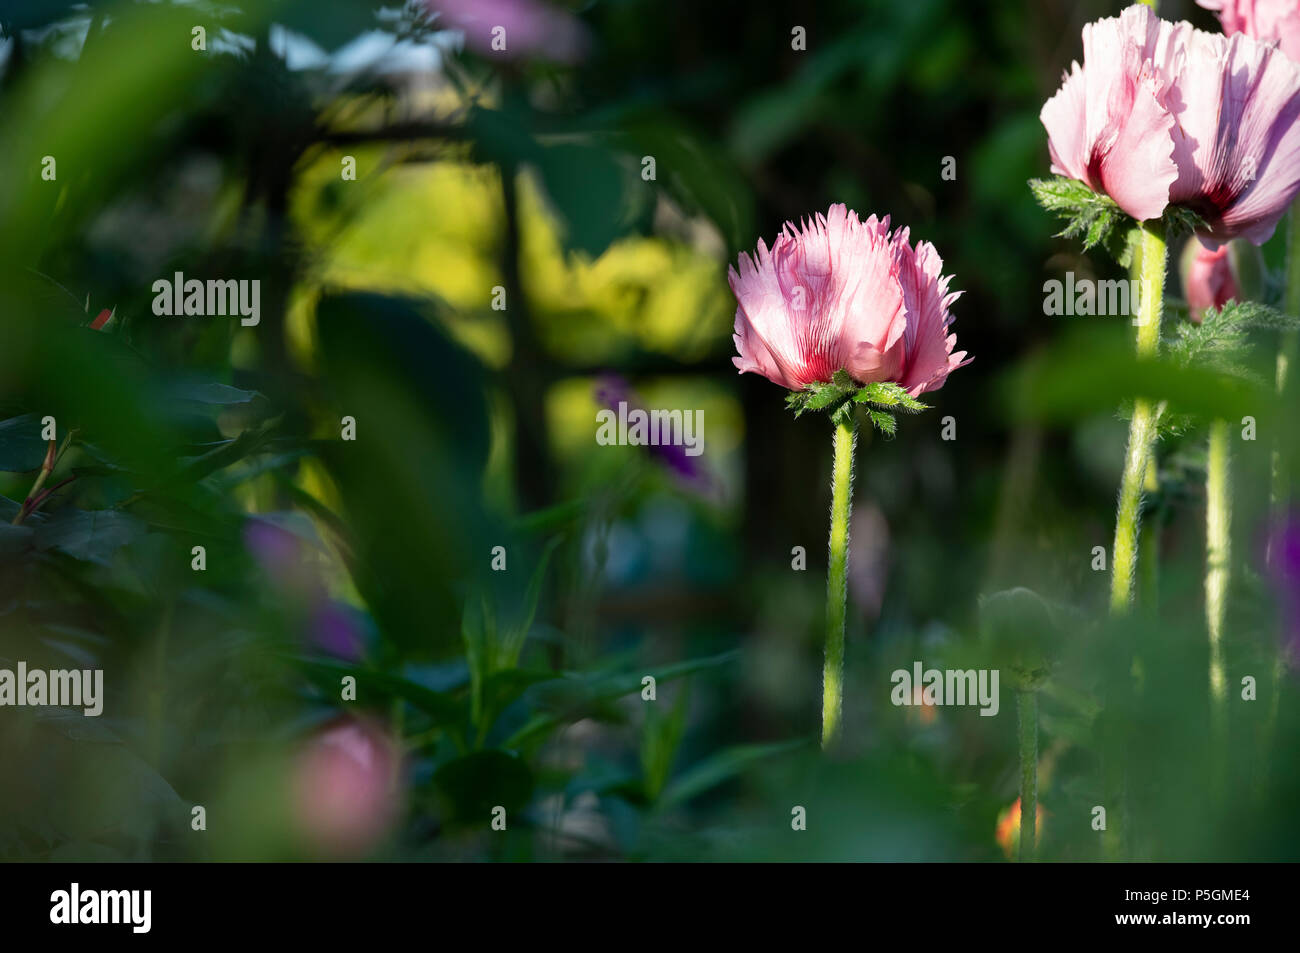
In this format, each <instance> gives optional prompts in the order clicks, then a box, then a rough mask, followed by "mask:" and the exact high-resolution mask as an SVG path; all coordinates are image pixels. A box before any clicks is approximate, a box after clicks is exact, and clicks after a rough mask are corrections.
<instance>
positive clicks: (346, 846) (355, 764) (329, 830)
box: [291, 718, 400, 856]
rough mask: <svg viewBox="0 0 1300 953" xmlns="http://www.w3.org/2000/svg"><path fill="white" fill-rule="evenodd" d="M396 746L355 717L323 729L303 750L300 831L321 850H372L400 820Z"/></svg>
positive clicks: (295, 796) (297, 782)
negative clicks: (395, 822) (398, 815)
mask: <svg viewBox="0 0 1300 953" xmlns="http://www.w3.org/2000/svg"><path fill="white" fill-rule="evenodd" d="M398 767H399V758H398V752H397V747H396V745H395V744H394V743H393V741H392V739H390V738H389V736H388V734H387V733H386V732H385V731H383V730H382V729H381V728H379V727H378V726H376V725H374V724H371V723H369V722H364V721H360V720H358V719H354V718H346V719H341V720H339V721H337V722H335V723H334V724H332V725H331V726H329V727H327V728H325V729H324V730H323V731H321V732H320V733H319V734H317V735H316V736H315V737H313V738H312V739H311V740H309V741H308V742H307V744H306V746H305V747H304V748H303V750H302V751H301V752H300V753H299V755H298V757H297V760H296V763H295V765H294V770H293V776H292V792H291V796H292V804H293V809H294V817H295V819H296V821H297V824H298V828H299V833H300V834H301V835H302V836H303V837H304V839H305V840H306V841H307V842H308V844H310V845H311V847H312V848H313V849H314V850H315V851H317V852H319V853H322V854H327V855H332V856H357V855H360V854H364V853H366V852H367V851H369V850H372V849H373V848H374V847H375V846H377V845H378V843H379V841H380V840H381V839H382V838H383V837H384V835H385V834H386V833H387V832H388V830H389V828H390V827H391V826H392V824H393V822H394V821H395V820H396V818H397V813H398V808H399V802H400V798H399V792H398Z"/></svg>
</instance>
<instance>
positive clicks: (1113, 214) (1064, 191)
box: [1029, 175, 1135, 251]
mask: <svg viewBox="0 0 1300 953" xmlns="http://www.w3.org/2000/svg"><path fill="white" fill-rule="evenodd" d="M1029 190H1030V191H1031V192H1033V194H1034V199H1035V200H1036V201H1037V202H1038V204H1039V205H1041V206H1042V207H1043V208H1044V209H1045V210H1047V211H1048V212H1051V213H1053V214H1055V215H1056V216H1057V217H1059V218H1062V219H1064V220H1065V228H1063V229H1062V230H1061V231H1060V232H1058V233H1057V236H1058V237H1060V238H1082V239H1083V248H1084V251H1087V250H1088V249H1090V248H1093V247H1095V246H1097V245H1101V244H1105V243H1107V242H1108V241H1109V240H1110V239H1111V238H1112V233H1114V232H1115V231H1116V229H1123V230H1124V231H1127V230H1128V229H1131V228H1132V227H1133V226H1134V224H1135V223H1134V222H1133V220H1132V219H1131V218H1130V217H1129V216H1127V215H1125V214H1124V212H1123V210H1122V209H1120V207H1119V206H1118V205H1116V204H1115V202H1114V201H1113V200H1112V199H1111V198H1110V197H1109V196H1106V195H1101V194H1099V193H1097V192H1094V191H1093V190H1092V189H1090V188H1088V186H1086V185H1084V184H1083V183H1082V182H1079V181H1076V180H1075V179H1067V178H1066V177H1064V176H1059V175H1058V176H1054V177H1052V178H1050V179H1030V180H1029Z"/></svg>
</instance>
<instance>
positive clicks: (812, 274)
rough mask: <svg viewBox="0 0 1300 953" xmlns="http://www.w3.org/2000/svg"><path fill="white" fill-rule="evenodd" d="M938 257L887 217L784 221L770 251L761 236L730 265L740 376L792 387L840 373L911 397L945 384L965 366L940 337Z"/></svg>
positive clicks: (839, 208)
mask: <svg viewBox="0 0 1300 953" xmlns="http://www.w3.org/2000/svg"><path fill="white" fill-rule="evenodd" d="M942 268H943V260H942V259H941V258H940V257H939V255H938V253H937V252H936V251H935V250H934V246H933V245H931V244H930V243H928V242H919V243H918V244H917V246H916V248H915V250H914V249H913V248H912V246H911V244H909V241H908V231H907V229H905V228H900V229H898V230H896V231H895V232H893V233H892V234H891V233H890V231H889V219H888V218H887V217H886V218H885V219H884V220H883V221H882V220H879V219H877V218H876V217H875V216H874V215H873V216H871V217H870V218H868V219H867V220H866V221H859V220H858V215H857V213H856V212H853V211H850V210H849V209H847V208H846V207H845V206H844V205H832V206H831V207H830V210H829V211H828V212H827V213H826V214H825V215H821V214H818V215H817V217H816V219H815V220H812V221H807V220H805V221H804V223H803V225H802V227H800V228H796V227H795V225H794V224H793V223H792V222H787V223H786V226H785V229H784V231H782V233H781V234H780V236H778V237H777V240H776V242H775V243H774V244H773V245H772V248H771V250H770V251H769V250H768V248H767V246H766V245H765V244H763V242H762V240H760V241H759V243H758V250H757V251H756V252H755V253H754V256H753V257H752V258H751V257H750V256H749V255H747V254H743V253H742V254H741V256H740V267H739V269H736V268H730V269H728V280H729V281H730V283H731V290H732V291H733V292H735V294H736V302H737V308H736V326H735V334H734V336H733V338H734V341H735V344H736V350H737V352H739V353H738V356H737V357H734V358H732V362H733V363H734V364H735V365H736V367H737V368H739V370H740V372H741V373H742V374H744V373H747V372H753V373H755V374H762V375H763V376H764V377H766V378H767V379H768V380H770V381H772V382H773V383H776V384H780V385H781V386H782V387H787V388H789V389H790V390H799V389H802V388H803V387H805V386H807V385H808V384H811V383H813V382H814V381H829V380H830V379H831V376H832V375H833V374H834V373H835V372H836V371H838V370H841V369H843V370H846V371H848V373H849V375H850V376H851V377H852V378H853V379H854V380H855V381H857V382H858V383H860V384H869V383H875V382H881V381H892V382H896V383H898V384H901V385H902V386H903V387H905V388H906V389H907V390H908V391H910V392H911V394H912V395H913V396H916V395H918V394H922V393H924V392H926V391H931V390H937V389H939V388H940V387H942V386H943V383H944V381H945V380H947V378H948V374H949V373H950V372H951V371H953V370H955V369H956V368H958V367H961V366H962V365H963V364H966V363H969V360H966V359H965V358H966V352H965V351H959V352H957V353H956V354H954V353H953V347H954V346H955V345H956V343H957V335H955V334H949V333H948V325H949V324H950V323H951V321H952V316H951V315H950V314H949V313H948V308H949V306H950V305H951V304H952V303H953V301H955V300H956V299H957V298H958V297H959V296H960V294H961V292H955V293H949V291H948V282H949V281H950V280H951V279H950V277H949V276H944V275H942V274H941V271H942Z"/></svg>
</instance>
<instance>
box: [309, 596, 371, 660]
mask: <svg viewBox="0 0 1300 953" xmlns="http://www.w3.org/2000/svg"><path fill="white" fill-rule="evenodd" d="M358 615H359V613H358V612H357V611H356V610H355V609H353V608H351V607H350V606H346V605H343V604H342V603H339V602H334V601H332V600H329V599H322V600H320V601H318V602H317V603H316V604H315V606H314V607H313V609H312V613H311V622H310V624H309V635H310V638H311V643H312V646H313V647H314V648H317V649H319V650H320V651H322V652H324V653H326V654H327V655H332V656H334V657H335V658H340V659H346V660H347V661H349V662H357V661H360V660H361V655H362V650H363V649H364V648H365V635H364V632H363V631H362V626H361V624H360V621H359V619H358Z"/></svg>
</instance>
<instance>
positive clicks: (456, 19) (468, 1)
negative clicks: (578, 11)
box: [427, 0, 590, 63]
mask: <svg viewBox="0 0 1300 953" xmlns="http://www.w3.org/2000/svg"><path fill="white" fill-rule="evenodd" d="M427 2H428V5H429V6H430V8H432V9H433V10H434V11H435V12H437V13H439V14H441V16H440V17H439V18H438V21H437V22H438V24H439V25H440V26H446V27H449V28H451V29H456V30H461V31H463V32H464V34H465V44H466V45H467V46H468V47H469V48H470V49H472V50H474V51H475V52H477V53H481V54H483V55H485V56H502V57H506V58H514V57H520V56H524V57H536V58H538V59H544V60H550V61H551V62H554V63H576V62H578V61H579V60H581V59H582V58H583V57H584V56H585V55H586V53H587V48H588V46H589V43H590V38H589V36H588V33H587V28H586V27H585V26H584V25H583V23H582V21H581V20H579V19H578V18H577V17H575V16H574V15H573V14H571V13H569V12H568V11H566V10H561V9H558V8H557V7H553V6H551V5H550V4H547V3H543V2H541V0H427Z"/></svg>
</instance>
